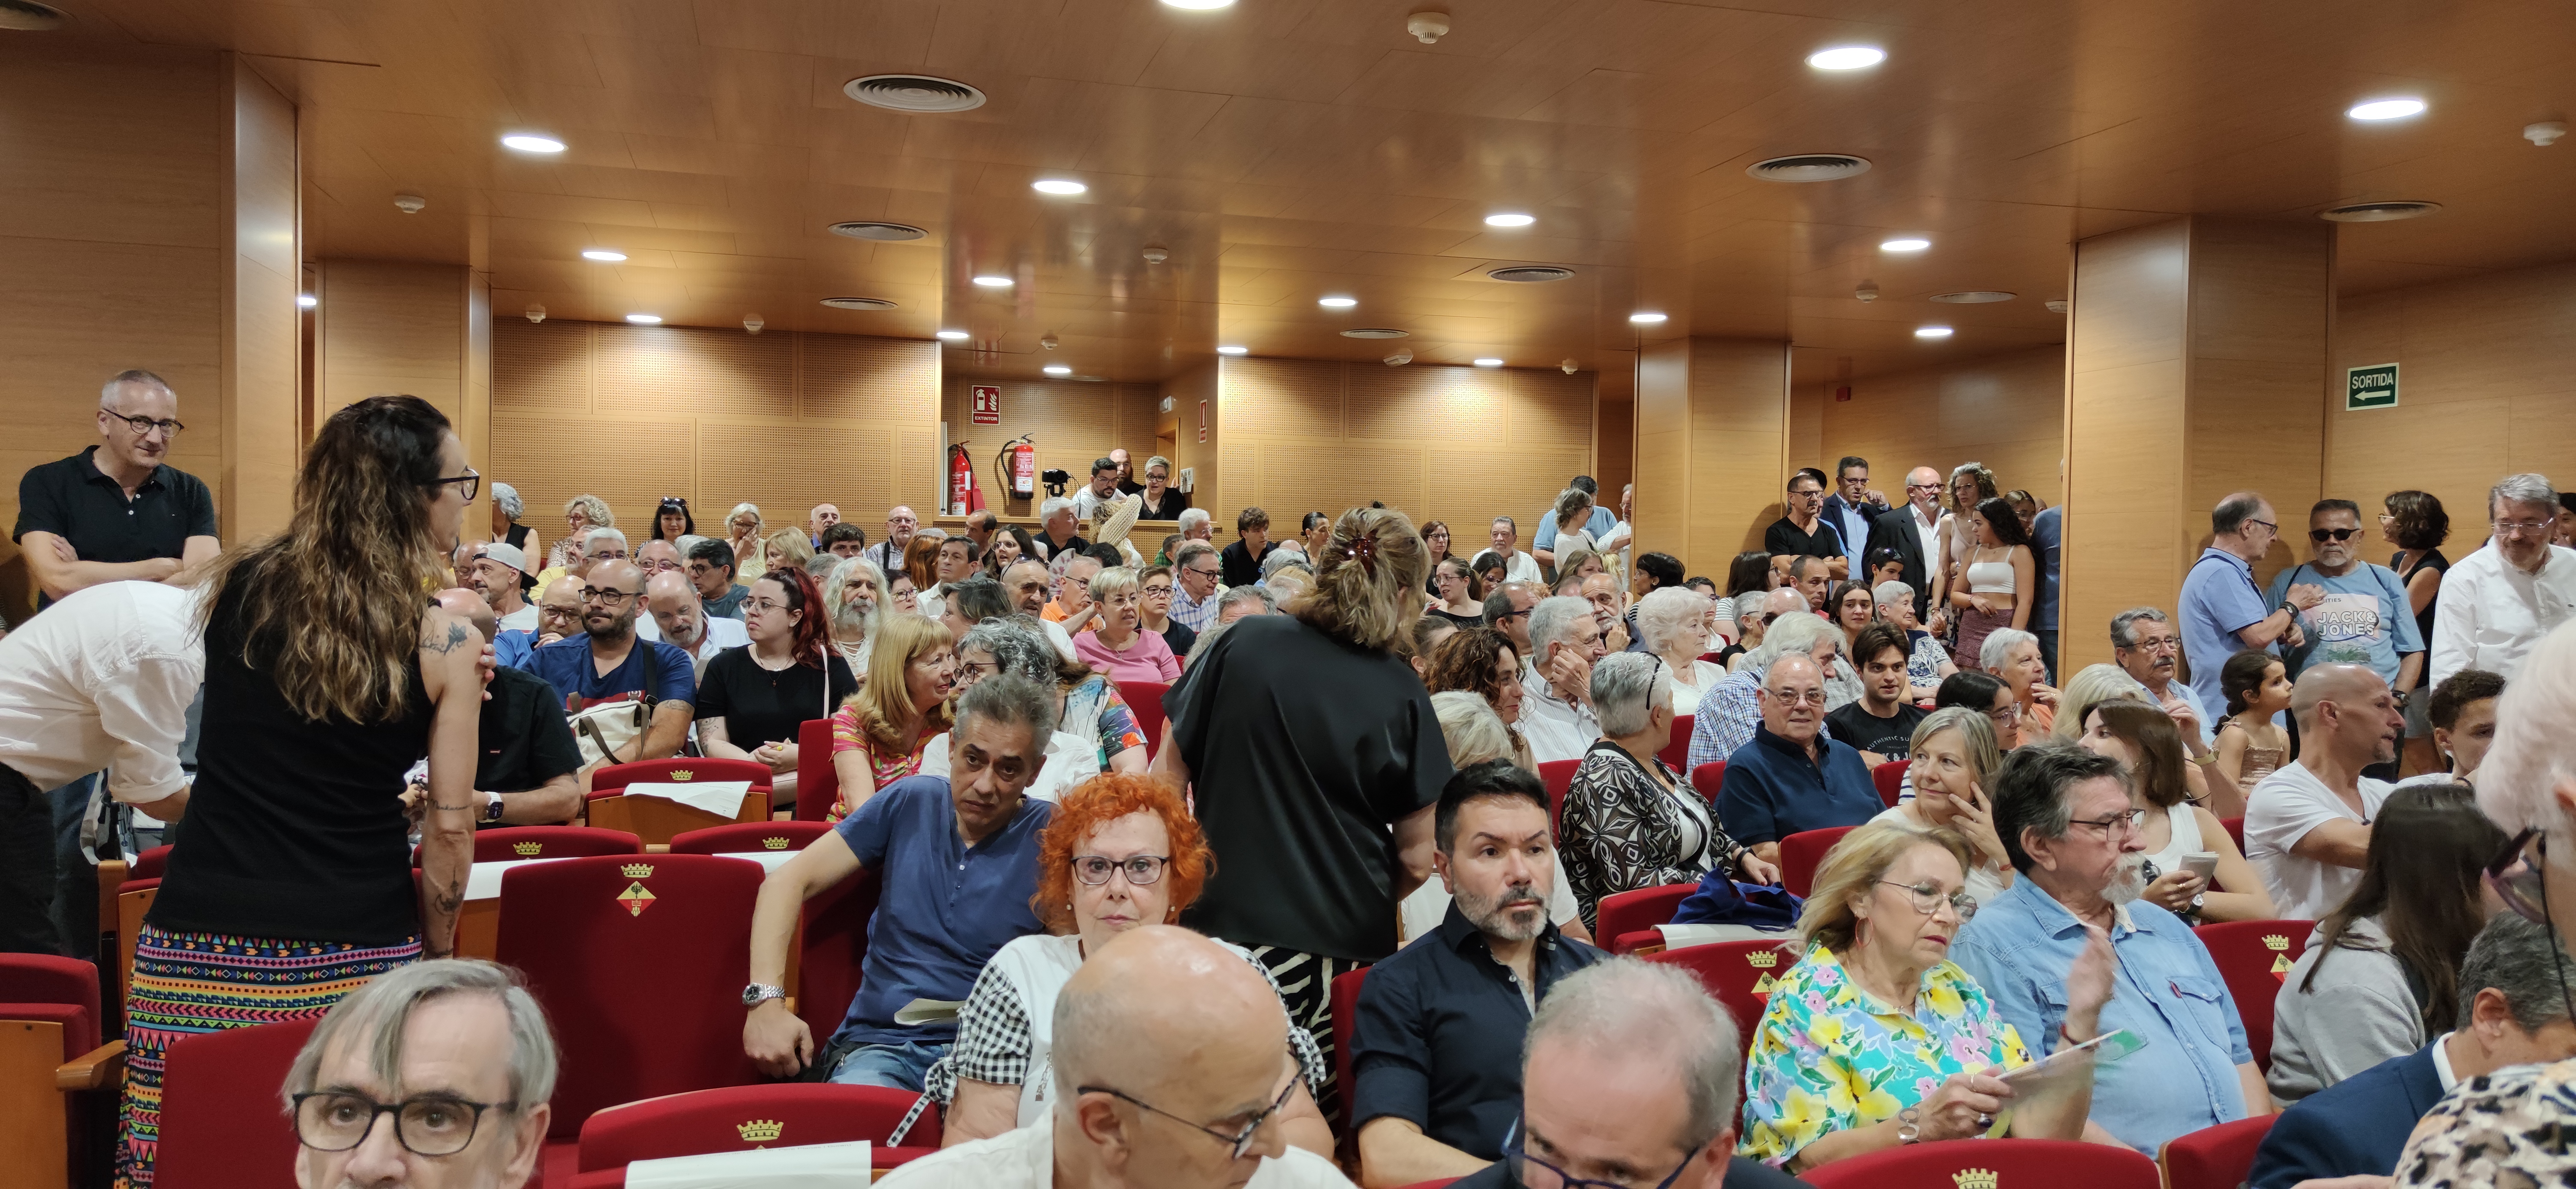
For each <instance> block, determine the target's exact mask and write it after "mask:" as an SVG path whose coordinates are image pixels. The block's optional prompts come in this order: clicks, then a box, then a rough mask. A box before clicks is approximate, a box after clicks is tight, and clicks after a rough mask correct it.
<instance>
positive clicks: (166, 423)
mask: <svg viewBox="0 0 2576 1189" xmlns="http://www.w3.org/2000/svg"><path fill="white" fill-rule="evenodd" d="M100 411H101V412H104V413H106V414H107V415H108V416H110V417H114V418H116V419H117V420H119V421H122V422H124V423H126V424H127V425H129V426H132V427H133V428H134V436H136V437H138V438H141V437H149V436H151V434H152V431H153V430H156V429H157V430H160V431H161V436H162V437H163V438H165V439H167V438H175V437H178V436H179V431H180V430H183V429H186V428H188V427H187V426H184V425H181V424H179V423H178V422H176V421H171V420H167V419H164V420H160V421H155V420H153V419H151V418H149V417H128V416H126V415H125V414H123V413H119V412H117V411H115V410H113V409H102V410H100ZM466 498H468V499H471V498H473V497H471V496H468V497H466Z"/></svg>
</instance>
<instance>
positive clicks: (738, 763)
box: [590, 752, 802, 797]
mask: <svg viewBox="0 0 2576 1189" xmlns="http://www.w3.org/2000/svg"><path fill="white" fill-rule="evenodd" d="M799 754H802V753H801V752H800V753H799ZM683 772H685V773H687V774H688V780H691V781H699V782H705V781H716V780H748V781H750V782H751V783H752V787H754V788H767V787H769V765H767V764H755V763H753V762H751V761H750V760H717V759H708V758H706V757H703V756H693V757H681V758H675V759H668V760H637V761H636V762H634V763H632V764H611V765H609V766H608V767H605V768H602V769H600V770H598V771H597V772H593V773H591V774H590V792H591V795H592V796H594V797H595V796H598V795H599V794H601V793H604V792H609V791H613V790H616V789H622V788H625V787H626V786H627V785H630V784H635V783H637V782H643V783H646V784H653V783H661V782H669V781H675V780H679V779H680V775H679V774H680V773H683Z"/></svg>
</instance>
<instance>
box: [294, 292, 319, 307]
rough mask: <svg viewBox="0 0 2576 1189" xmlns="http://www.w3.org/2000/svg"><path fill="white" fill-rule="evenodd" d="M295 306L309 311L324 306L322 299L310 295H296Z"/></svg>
mask: <svg viewBox="0 0 2576 1189" xmlns="http://www.w3.org/2000/svg"><path fill="white" fill-rule="evenodd" d="M295 304H297V305H299V306H302V307H304V308H305V309H308V310H309V309H312V308H313V307H315V306H318V305H320V304H322V299H321V298H318V297H315V296H313V295H312V294H310V293H298V294H296V295H295Z"/></svg>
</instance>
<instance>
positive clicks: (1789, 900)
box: [1672, 869, 1807, 930]
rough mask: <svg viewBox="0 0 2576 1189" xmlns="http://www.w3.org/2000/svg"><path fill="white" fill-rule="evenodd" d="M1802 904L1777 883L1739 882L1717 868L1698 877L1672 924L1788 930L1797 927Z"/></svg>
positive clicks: (1675, 911) (1675, 914)
mask: <svg viewBox="0 0 2576 1189" xmlns="http://www.w3.org/2000/svg"><path fill="white" fill-rule="evenodd" d="M1806 903H1807V902H1806V900H1805V899H1804V898H1803V897H1800V896H1797V895H1795V894H1793V893H1791V892H1790V891H1789V890H1788V889H1786V888H1783V887H1781V886H1780V885H1778V884H1752V883H1739V882H1737V881H1735V880H1732V879H1729V878H1727V876H1726V872H1725V871H1724V870H1722V869H1721V870H1717V871H1711V872H1709V873H1708V874H1706V875H1703V876H1700V877H1699V890H1698V891H1695V892H1692V893H1691V894H1690V895H1689V896H1688V897H1687V898H1685V899H1683V901H1682V902H1681V906H1680V907H1679V908H1677V909H1675V910H1674V912H1673V920H1672V923H1673V924H1676V925H1750V926H1752V927H1754V928H1756V929H1772V930H1778V929H1788V928H1793V927H1795V926H1796V925H1797V923H1798V914H1799V912H1800V911H1801V910H1802V909H1803V908H1804V907H1805V906H1806Z"/></svg>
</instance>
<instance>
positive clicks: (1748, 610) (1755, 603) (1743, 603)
mask: <svg viewBox="0 0 2576 1189" xmlns="http://www.w3.org/2000/svg"><path fill="white" fill-rule="evenodd" d="M1770 600H1771V592H1770V591H1767V590H1748V591H1745V592H1744V593H1743V594H1740V595H1737V596H1735V598H1734V600H1733V601H1734V603H1735V630H1736V632H1737V633H1738V635H1737V637H1736V640H1735V643H1733V644H1730V645H1728V646H1727V648H1726V671H1727V672H1729V673H1740V672H1742V671H1743V670H1744V658H1746V657H1748V656H1751V655H1752V654H1753V650H1754V649H1756V648H1760V647H1762V632H1763V629H1764V628H1765V627H1766V626H1767V625H1769V624H1770V622H1771V612H1770V611H1769V610H1768V609H1766V608H1765V607H1764V606H1763V604H1765V603H1767V602H1769V601H1770Z"/></svg>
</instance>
